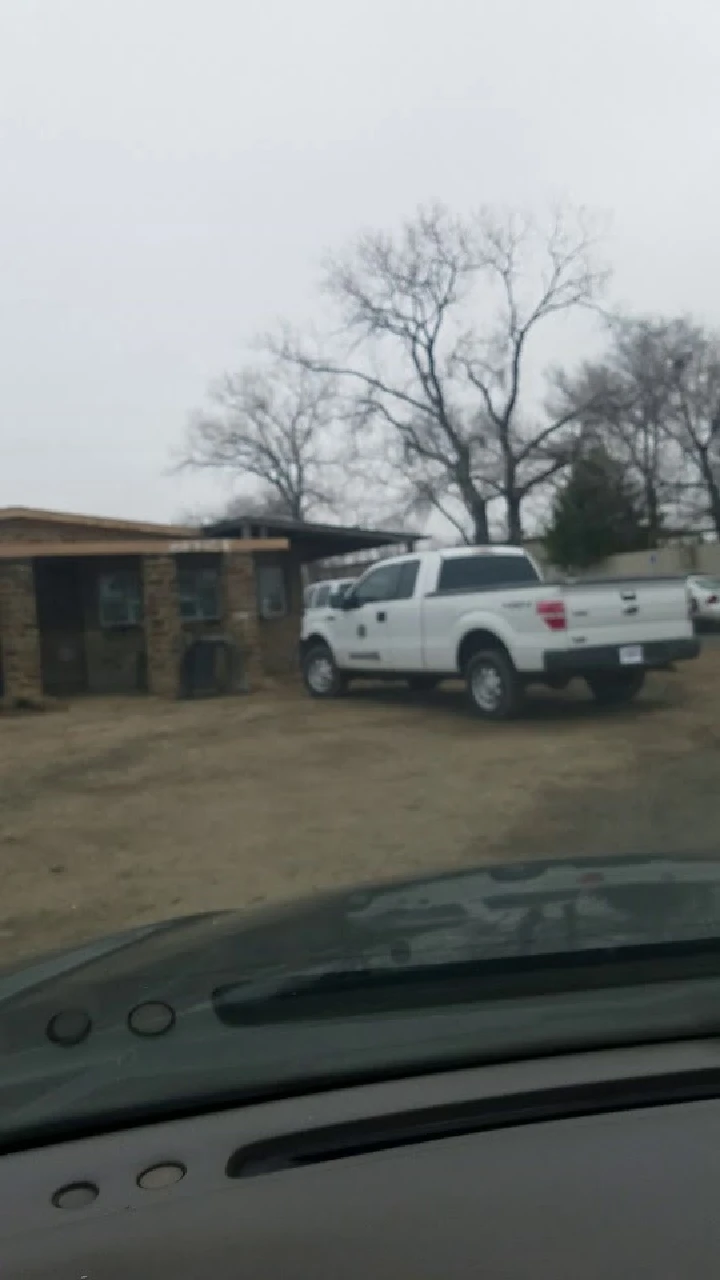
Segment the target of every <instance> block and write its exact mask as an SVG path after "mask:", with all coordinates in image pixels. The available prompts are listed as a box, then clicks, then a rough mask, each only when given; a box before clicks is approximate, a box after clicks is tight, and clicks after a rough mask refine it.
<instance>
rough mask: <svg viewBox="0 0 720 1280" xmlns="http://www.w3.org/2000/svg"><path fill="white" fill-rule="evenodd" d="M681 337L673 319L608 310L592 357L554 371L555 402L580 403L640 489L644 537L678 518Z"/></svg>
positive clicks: (683, 472) (656, 535) (651, 538)
mask: <svg viewBox="0 0 720 1280" xmlns="http://www.w3.org/2000/svg"><path fill="white" fill-rule="evenodd" d="M686 344H687V339H686V336H685V335H684V333H683V331H682V327H681V328H680V330H679V329H678V326H677V323H676V322H674V321H668V320H664V319H652V318H647V317H633V316H621V315H618V316H614V317H612V318H611V319H610V321H609V326H608V345H607V348H606V351H605V352H604V354H603V355H602V357H601V358H600V359H598V360H594V361H589V362H585V363H584V364H583V365H582V366H581V367H580V369H579V370H578V371H577V372H576V373H575V374H573V375H572V376H568V375H566V374H560V375H558V379H557V391H558V403H559V404H560V405H562V404H564V405H567V406H575V407H580V409H581V412H582V417H583V424H584V427H585V430H586V432H589V433H591V434H592V435H594V436H595V437H597V438H598V439H599V440H601V441H602V444H603V446H604V448H606V449H607V451H608V453H609V454H610V456H611V457H613V458H615V459H616V460H617V461H618V462H620V463H622V464H623V466H624V467H625V469H626V472H627V475H628V478H629V479H631V480H632V481H633V482H634V483H635V485H636V487H637V489H638V491H639V493H640V494H641V496H642V503H643V519H644V523H645V527H646V530H647V536H648V544H649V545H650V546H657V544H658V541H659V539H660V536H661V533H662V529H663V526H664V525H665V524H667V522H668V520H670V521H675V522H677V518H678V512H679V510H680V507H681V506H682V502H683V497H684V494H685V493H686V492H687V488H688V468H687V466H686V465H685V464H684V457H683V453H684V451H683V450H682V449H681V448H680V445H679V443H678V438H677V430H676V418H677V403H676V401H677V373H676V364H677V360H678V358H679V357H682V358H684V354H685V351H686Z"/></svg>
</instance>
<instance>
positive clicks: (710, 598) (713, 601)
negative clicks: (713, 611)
mask: <svg viewBox="0 0 720 1280" xmlns="http://www.w3.org/2000/svg"><path fill="white" fill-rule="evenodd" d="M717 602H718V598H717V596H708V598H707V600H706V601H705V603H706V604H717Z"/></svg>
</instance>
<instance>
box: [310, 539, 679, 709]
mask: <svg viewBox="0 0 720 1280" xmlns="http://www.w3.org/2000/svg"><path fill="white" fill-rule="evenodd" d="M699 652H700V645H699V642H698V640H697V639H696V638H695V635H694V631H693V625H692V620H691V617H690V609H689V604H688V597H687V591H686V587H685V583H684V581H683V580H682V579H680V578H662V577H652V578H626V579H612V578H606V579H594V580H582V581H578V582H575V583H564V584H553V583H550V582H544V581H543V578H542V574H541V573H540V570H539V569H538V567H537V565H536V564H535V562H534V560H533V559H532V557H531V556H530V555H528V553H527V552H526V551H524V550H523V549H522V547H507V546H491V547H463V548H457V547H455V548H452V549H447V550H444V551H424V552H419V553H415V554H411V555H403V556H395V557H393V558H392V559H390V560H383V561H382V562H381V563H380V564H377V565H375V566H374V567H373V568H372V569H369V570H368V571H367V572H366V573H365V574H364V575H363V576H362V577H361V578H359V579H358V580H357V582H356V583H355V584H354V586H353V587H352V588H351V589H350V590H349V591H348V592H347V593H346V594H345V595H344V596H343V597H342V599H339V598H337V599H333V600H332V601H331V602H330V605H329V607H328V608H327V609H326V610H322V609H319V610H313V611H312V613H311V614H310V615H308V616H307V617H306V619H305V621H304V623H303V628H302V633H301V639H300V661H301V668H302V673H303V678H304V681H305V685H306V688H307V690H308V692H309V693H310V694H311V695H312V696H313V697H315V698H331V697H336V696H337V695H338V694H340V693H342V692H344V690H345V689H346V688H347V686H348V684H349V682H350V681H351V680H352V679H386V680H387V679H389V680H407V682H408V683H409V685H410V687H411V688H413V689H417V690H421V689H429V688H432V687H433V686H434V685H436V684H438V683H439V682H440V681H441V680H444V679H451V678H453V677H455V678H457V677H458V676H462V677H463V678H464V680H465V682H466V685H467V691H468V696H469V699H470V702H471V704H472V706H473V707H474V709H475V711H476V712H477V713H478V714H479V715H481V716H484V717H487V718H489V719H493V720H500V719H505V718H507V717H509V716H512V715H514V714H516V713H517V712H518V711H519V710H520V708H521V706H522V702H523V694H524V690H525V687H526V686H527V685H528V684H532V683H539V684H546V685H550V687H551V688H553V689H562V688H565V687H566V685H568V684H569V683H570V680H571V679H573V677H575V676H580V677H582V678H583V679H585V680H586V681H587V683H588V685H589V687H590V689H591V691H592V693H593V695H594V696H595V698H596V700H597V701H598V702H601V703H605V704H611V703H615V704H617V703H623V702H629V701H630V699H631V698H633V697H634V696H635V694H636V693H638V692H639V690H640V689H641V688H642V685H643V681H644V679H645V672H646V671H647V670H649V669H652V668H663V667H664V668H668V667H670V666H671V665H672V664H674V663H675V662H677V661H679V660H680V659H683V658H696V657H697V656H698V653H699Z"/></svg>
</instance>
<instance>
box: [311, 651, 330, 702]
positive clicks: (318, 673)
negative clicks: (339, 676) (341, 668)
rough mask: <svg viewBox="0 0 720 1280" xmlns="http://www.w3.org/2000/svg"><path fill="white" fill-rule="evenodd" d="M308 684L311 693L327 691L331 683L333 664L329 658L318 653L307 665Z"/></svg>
mask: <svg viewBox="0 0 720 1280" xmlns="http://www.w3.org/2000/svg"><path fill="white" fill-rule="evenodd" d="M307 679H308V684H309V685H310V688H311V689H312V691H313V693H329V692H330V690H331V689H332V683H333V666H332V662H331V661H330V659H329V658H326V657H324V656H323V655H322V654H319V655H318V657H317V658H313V660H312V662H311V663H310V665H309V666H308V673H307Z"/></svg>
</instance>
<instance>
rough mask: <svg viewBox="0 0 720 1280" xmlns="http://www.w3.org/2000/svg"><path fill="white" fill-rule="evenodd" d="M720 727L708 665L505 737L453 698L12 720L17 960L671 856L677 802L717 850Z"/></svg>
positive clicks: (100, 704) (9, 755)
mask: <svg viewBox="0 0 720 1280" xmlns="http://www.w3.org/2000/svg"><path fill="white" fill-rule="evenodd" d="M719 712H720V651H717V650H714V651H712V650H711V651H709V652H707V653H705V654H704V655H703V657H702V658H701V660H700V661H699V662H698V663H695V664H691V665H690V666H688V667H685V668H683V669H682V670H681V671H680V673H679V674H678V675H676V676H669V675H667V676H655V677H653V678H652V679H651V680H650V681H649V683H648V687H647V690H646V692H645V693H644V695H643V697H642V698H641V699H640V700H639V701H638V702H637V703H636V704H634V705H633V706H632V707H631V708H628V709H626V710H623V711H621V712H616V713H600V712H598V711H597V710H596V708H595V707H594V706H593V705H592V704H591V703H590V702H589V701H588V700H587V699H586V698H584V697H583V695H582V694H581V693H578V694H577V695H576V696H572V695H568V694H564V695H557V696H549V695H542V694H539V695H538V697H537V699H536V700H534V701H533V703H532V705H531V707H530V709H529V712H528V715H527V716H526V717H525V718H524V719H523V720H522V721H519V722H517V723H514V724H508V725H489V724H483V723H481V722H478V721H476V720H474V719H473V718H472V717H471V716H470V714H469V713H468V712H467V711H466V710H465V705H464V701H463V698H462V694H461V692H460V691H459V689H455V688H453V687H448V688H447V689H442V690H439V691H438V692H437V693H436V694H434V695H432V696H429V697H427V698H425V699H423V700H417V699H413V698H411V697H410V696H409V695H408V694H407V693H405V692H404V691H403V690H400V689H397V690H395V689H390V688H387V689H373V690H371V689H366V690H359V691H358V692H357V693H355V694H353V695H352V696H351V697H350V698H349V699H347V700H344V701H340V702H336V703H328V704H318V703H314V702H311V701H310V700H308V699H306V698H305V697H304V696H303V695H302V694H301V693H300V692H299V691H296V690H294V689H293V690H282V691H277V692H275V693H272V694H266V695H258V696H257V697H254V698H249V699H247V700H245V699H242V698H240V699H225V700H221V701H217V702H212V701H209V702H198V703H194V704H193V703H161V702H155V701H151V700H140V699H138V700H137V701H130V700H122V701H120V700H118V701H92V700H87V701H83V702H80V701H79V702H76V703H75V704H73V705H72V707H71V708H70V709H68V710H67V711H64V712H58V713H56V714H52V715H32V716H31V715H27V716H9V717H3V718H2V720H0V735H1V736H0V859H1V864H2V901H1V905H0V959H3V960H8V959H10V958H12V957H14V956H15V955H17V954H20V953H24V952H28V951H33V950H38V949H41V948H42V949H46V948H48V947H51V946H54V945H56V944H59V943H64V942H67V941H71V940H75V939H78V938H81V937H85V936H88V935H91V934H94V933H98V932H102V931H105V930H109V929H113V928H117V927H122V926H124V925H126V924H129V923H139V922H144V921H147V920H150V919H155V918H158V917H162V916H167V915H171V914H177V913H182V912H186V911H196V910H203V909H206V908H213V907H218V906H227V905H231V904H234V903H237V904H247V903H253V902H260V901H264V900H266V899H274V898H282V897H289V896H293V895H296V894H300V893H306V892H311V891H312V890H313V889H316V888H320V887H327V886H331V885H341V884H349V883H357V882H359V881H367V880H373V879H378V878H381V877H387V876H392V875H404V874H412V873H414V872H421V871H423V870H425V869H432V868H447V867H450V866H453V865H462V864H466V865H467V864H470V863H473V862H477V861H479V860H482V859H484V858H491V857H494V856H529V855H531V854H532V853H545V852H548V851H551V850H553V849H555V848H567V849H568V850H569V849H571V848H572V849H579V848H582V849H591V848H592V849H594V848H605V849H611V850H612V849H619V848H623V847H632V846H635V847H637V846H638V844H644V845H645V846H647V847H653V841H655V842H656V845H659V844H662V845H663V847H665V846H666V845H667V842H668V839H669V838H670V836H671V835H673V823H672V821H669V813H674V812H675V811H676V809H677V805H678V804H680V808H681V810H682V805H683V804H685V806H686V810H687V812H690V813H692V814H693V815H694V818H693V821H695V822H696V828H695V829H694V831H693V838H692V840H691V841H690V844H691V845H692V847H700V846H701V845H703V846H706V845H708V844H709V843H710V842H711V840H712V838H713V837H714V831H715V830H717V825H718V818H719V817H720V800H719V801H716V802H715V801H712V798H711V796H710V797H708V796H705V797H704V800H703V804H704V809H703V814H702V815H701V820H700V822H699V825H698V823H697V821H696V819H697V812H696V811H697V796H694V797H693V794H692V793H693V785H694V784H693V779H694V778H696V777H697V776H698V769H699V770H700V775H701V776H703V777H704V776H705V775H707V776H708V777H710V778H711V777H712V775H713V771H714V772H715V774H717V766H718V764H720V756H719V755H718V746H719V745H720V715H719V714H718V713H719ZM703 770H704V771H705V773H703ZM671 775H672V776H673V777H675V778H679V779H680V780H681V781H680V783H679V784H678V785H679V786H680V788H681V790H680V791H677V788H676V791H677V795H676V796H675V798H674V799H673V798H672V797H671V795H670V793H669V785H670V784H669V782H668V779H669V778H670V776H671ZM682 788H684V791H683V790H682ZM705 789H707V788H705ZM710 790H711V792H712V788H710ZM681 792H682V795H683V796H684V800H679V799H678V796H680V795H681ZM653 795H654V797H655V798H654V799H653V798H652V797H653ZM713 804H714V805H715V809H713ZM663 806H664V808H663ZM701 808H702V806H701ZM638 813H640V815H641V821H640V827H638V816H637V815H638ZM703 815H704V816H703ZM683 823H684V825H683V824H681V826H682V829H683V830H684V829H685V826H686V825H687V822H686V820H683ZM673 839H674V835H673Z"/></svg>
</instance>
